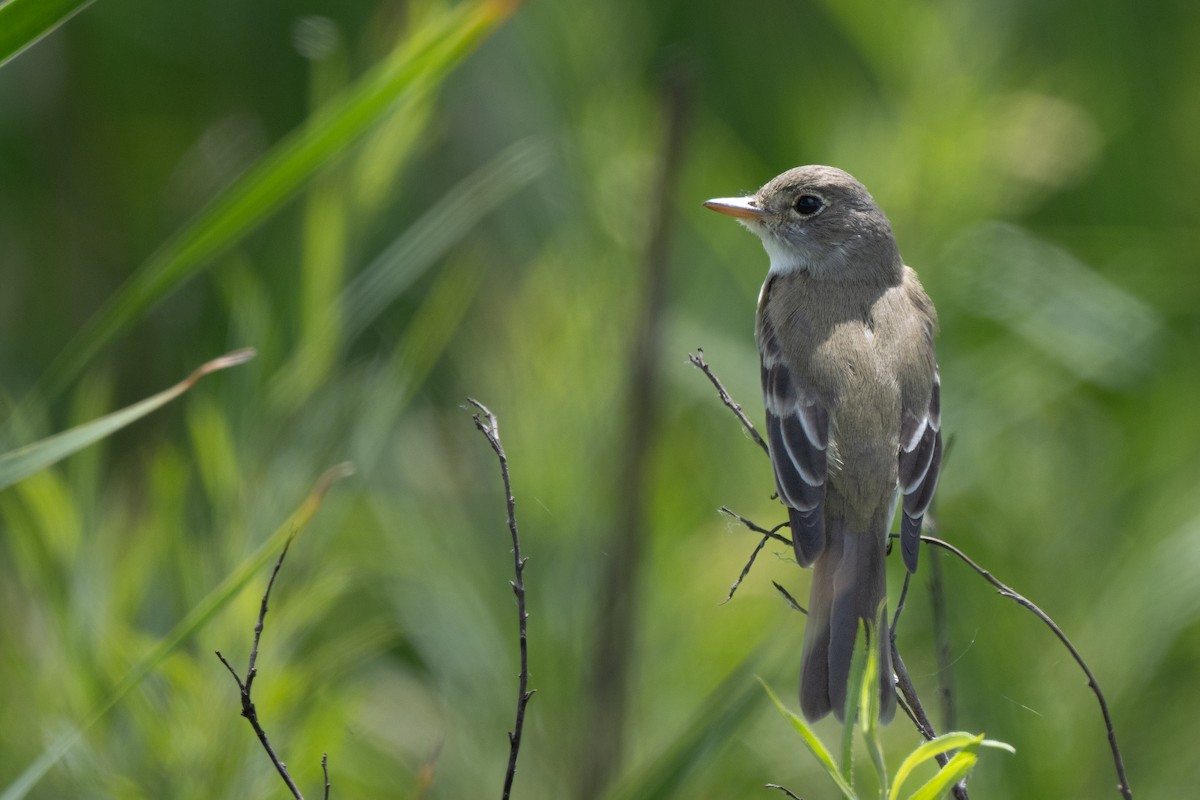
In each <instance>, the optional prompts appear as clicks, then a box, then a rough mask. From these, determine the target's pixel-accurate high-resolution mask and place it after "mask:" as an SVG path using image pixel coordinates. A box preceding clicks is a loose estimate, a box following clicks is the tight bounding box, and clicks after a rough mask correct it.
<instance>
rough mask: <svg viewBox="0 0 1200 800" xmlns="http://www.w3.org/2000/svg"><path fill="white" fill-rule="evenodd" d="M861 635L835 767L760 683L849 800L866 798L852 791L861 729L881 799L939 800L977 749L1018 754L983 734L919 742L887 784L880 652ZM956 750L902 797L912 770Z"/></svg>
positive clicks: (815, 739)
mask: <svg viewBox="0 0 1200 800" xmlns="http://www.w3.org/2000/svg"><path fill="white" fill-rule="evenodd" d="M859 633H860V635H859V636H857V637H855V643H854V655H853V658H852V659H851V663H850V678H849V680H848V682H847V693H846V712H845V720H846V722H845V724H844V725H843V726H842V759H841V764H840V765H839V764H837V763H835V762H834V760H833V756H832V755H830V753H829V750H828V749H826V747H825V745H824V744H823V743H822V742H821V740H820V738H818V736H817V734H816V733H814V732H813V730H812V727H811V726H810V725H809V724H808V723H807V722H805V721H804V720H803V719H802V718H801V717H800V716H799V715H797V714H796V713H794V712H792V711H790V710H789V709H788V708H787V706H785V705H784V704H783V703H782V702H781V701H780V700H779V698H778V697H777V696H776V695H775V692H773V691H771V687H770V686H768V685H767V683H766V682H765V681H762V680H761V679H760V682H761V683H762V685H763V688H764V689H766V691H767V695H768V696H769V697H770V698H771V701H772V702H773V703H774V704H775V707H776V708H777V709H778V710H779V713H780V714H782V715H783V717H784V719H786V720H787V721H788V722H790V723H791V724H792V727H793V728H795V729H796V731H797V732H798V733H799V734H800V740H801V741H802V742H804V746H805V747H806V748H807V749H808V751H809V752H810V753H812V754H813V756H814V757H815V758H816V760H817V763H818V764H820V765H821V767H822V768H824V770H825V773H826V774H827V775H828V776H829V778H830V779H831V780H832V781H833V782H834V784H836V785H837V787H838V790H839V791H840V792H841V793H842V796H843V797H844V798H846V800H858V798H859V797H861V796H862V795H861V794H860V793H859V792H857V791H856V790H855V788H854V756H853V749H852V745H853V737H854V731H855V730H856V729H857V730H858V731H859V732H860V733H861V734H862V740H863V744H864V745H865V747H866V749H867V753H868V754H869V755H870V758H871V766H872V767H873V768H874V770H875V777H876V779H877V780H878V784H879V794H878V797H879V798H880V800H884V798H886V800H899V798H901V797H904V798H905V800H937V798H939V797H943V796H944V795H945V793H946V792H948V791H950V789H951V788H953V786H954V785H955V784H956V783H958V782H959V781H961V780H962V779H963V778H965V777H966V776H967V774H968V773H969V772H970V771H971V768H972V767H974V766H975V762H976V761H977V760H978V756H977V755H976V753H977V751H978V750H979V748H980V747H981V746H982V747H994V748H997V749H1000V750H1007V751H1008V752H1010V753H1013V752H1016V751H1015V750H1013V748H1012V747H1011V746H1010V745H1007V744H1005V743H1004V742H996V741H993V740H991V739H985V738H984V736H983V734H979V735H978V736H974V735H972V734H969V733H962V732H955V733H944V734H942V735H941V736H938V737H936V738H934V739H931V740H929V741H927V742H924V743H922V744H920V745H919V746H918V747H917V748H916V749H915V750H913V751H912V752H911V753H909V754H908V755H907V756H906V757H905V758H904V761H903V762H901V764H900V768H899V769H898V770H897V771H896V781H895V783H890V784H889V782H888V773H887V765H886V764H885V763H884V759H883V749H882V746H881V744H880V740H879V733H880V730H879V690H878V688H877V687H878V685H879V683H878V676H879V651H878V650H877V649H876V648H875V647H872V646H871V645H870V644H869V642H870V638H871V637H870V636H869V635H868V633H867V628H866V626H865V625H864V626H863V627H862V628H860V631H859ZM951 750H957V751H958V752H957V753H955V754H954V755H953V756H952V757H951V758H950V759H949V760H948V761H947V762H946V764H945V765H944V766H942V767H941V768H940V769H938V771H937V773H936V774H935V775H934V776H933V777H932V778H930V779H929V780H928V781H926V782H925V783H924V784H923V785H922V786H921V787H920V788H919V789H917V790H916V791H914V792H913V793H912V794H908V795H902V794H901V792H900V789H901V787H902V786H903V785H904V783H905V781H906V780H908V778H909V776H910V775H911V774H912V772H913V770H915V769H917V768H918V767H919V766H921V765H922V764H924V763H926V762H929V761H933V760H934V759H935V758H936V757H937V756H939V755H941V754H942V753H946V752H949V751H951Z"/></svg>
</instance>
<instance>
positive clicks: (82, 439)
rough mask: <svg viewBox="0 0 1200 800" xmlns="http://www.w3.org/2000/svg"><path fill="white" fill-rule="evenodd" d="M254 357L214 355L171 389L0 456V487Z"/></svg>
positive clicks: (243, 353) (240, 353)
mask: <svg viewBox="0 0 1200 800" xmlns="http://www.w3.org/2000/svg"><path fill="white" fill-rule="evenodd" d="M253 357H254V350H251V349H246V350H236V351H234V352H232V353H229V354H227V355H223V356H221V357H220V358H215V359H213V360H212V361H209V362H207V363H204V364H201V365H200V366H199V367H197V368H196V370H195V371H194V372H193V373H192V374H191V375H189V376H188V377H187V378H185V379H184V380H182V381H180V382H179V383H177V384H175V385H174V386H172V387H171V388H170V389H166V390H165V391H162V392H159V393H158V394H156V395H154V396H152V397H147V398H146V399H145V400H142V401H141V402H140V403H134V404H133V405H131V406H127V407H126V408H123V409H121V410H120V411H114V412H113V413H111V414H108V415H106V416H103V417H100V418H99V419H96V420H92V421H91V422H88V423H86V424H84V425H79V426H78V427H75V428H71V429H70V430H67V431H63V432H62V433H57V434H55V435H53V436H49V437H47V438H45V439H42V440H41V441H38V442H34V443H33V444H29V445H26V446H25V447H22V448H20V449H17V450H13V451H12V452H9V453H4V454H3V455H0V489H4V488H6V487H8V486H11V485H12V484H14V483H16V482H17V481H19V480H21V479H22V478H25V477H27V476H29V475H32V474H33V473H35V472H37V471H38V470H42V469H45V468H46V467H48V466H50V465H51V464H53V463H55V462H56V461H59V460H60V459H63V458H66V457H67V456H69V455H71V454H72V453H74V452H76V451H78V450H82V449H83V448H85V447H87V446H88V445H90V444H93V443H94V442H97V441H99V440H100V439H103V438H104V437H105V436H109V435H111V434H112V433H114V432H116V431H118V430H120V429H121V428H124V427H125V426H126V425H128V424H129V423H131V422H134V421H135V420H138V419H141V418H142V417H144V416H146V415H147V414H149V413H150V412H151V411H156V410H158V409H159V408H161V407H163V406H164V405H166V404H167V403H169V402H171V401H172V400H174V399H175V398H176V397H179V395H181V394H183V393H184V392H186V391H187V390H188V389H190V388H192V386H194V385H195V384H196V381H198V380H200V379H201V378H202V377H204V376H205V375H207V374H208V373H210V372H216V371H217V370H221V369H225V368H226V367H232V366H235V365H237V364H242V363H245V362H246V361H249V360H250V359H251V358H253Z"/></svg>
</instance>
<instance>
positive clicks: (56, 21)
mask: <svg viewBox="0 0 1200 800" xmlns="http://www.w3.org/2000/svg"><path fill="white" fill-rule="evenodd" d="M93 2H95V0H8V2H7V3H4V4H2V5H0V67H2V66H4V65H5V64H7V63H8V62H9V61H10V60H11V59H14V58H16V57H17V56H19V55H20V54H21V53H23V52H25V50H27V49H28V48H30V47H33V46H34V45H35V44H37V43H38V41H39V40H41V38H42V37H43V36H47V35H49V34H51V33H53V32H54V31H55V30H56V29H57V28H58V26H59V25H62V24H63V23H64V22H66V21H67V20H69V19H70V18H71V17H73V16H75V15H76V14H78V13H79V12H80V11H83V10H84V9H85V8H87V7H88V6H90V5H91V4H92V3H93Z"/></svg>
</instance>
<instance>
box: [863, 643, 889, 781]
mask: <svg viewBox="0 0 1200 800" xmlns="http://www.w3.org/2000/svg"><path fill="white" fill-rule="evenodd" d="M867 630H868V629H867V626H866V624H865V623H864V624H863V626H862V633H863V637H862V638H863V646H864V648H865V650H866V658H865V662H866V663H865V665H864V668H863V677H862V684H861V685H860V686H859V712H858V714H859V716H858V722H859V727H860V728H861V729H862V735H863V742H864V743H865V744H866V747H867V754H868V755H869V756H870V757H871V764H872V766H874V767H875V775H876V776H877V777H878V778H879V795H880V796H881V797H882V796H884V795H886V794H887V792H888V774H887V764H886V763H885V762H884V760H883V747H882V746H881V745H880V744H879V649H878V648H877V647H875V646H874V645H873V644H872V640H871V636H870V635H869V634H868V632H867ZM882 630H885V631H886V628H883V629H882Z"/></svg>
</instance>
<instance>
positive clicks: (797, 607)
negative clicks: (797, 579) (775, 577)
mask: <svg viewBox="0 0 1200 800" xmlns="http://www.w3.org/2000/svg"><path fill="white" fill-rule="evenodd" d="M771 585H772V586H774V587H775V590H776V591H777V592H779V593H780V594H781V595H783V599H784V600H785V601H786V602H787V604H788V605H789V606H791V607H792V610H793V611H799V612H800V613H801V614H803V615H804V616H806V617H807V616H808V609H807V608H805V607H804V606H802V605H800V604H799V603H797V602H796V598H794V597H792V594H791V592H789V591H788V590H787V589H785V588H783V586H782V585H780V584H779V583H777V582H775V581H771Z"/></svg>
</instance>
